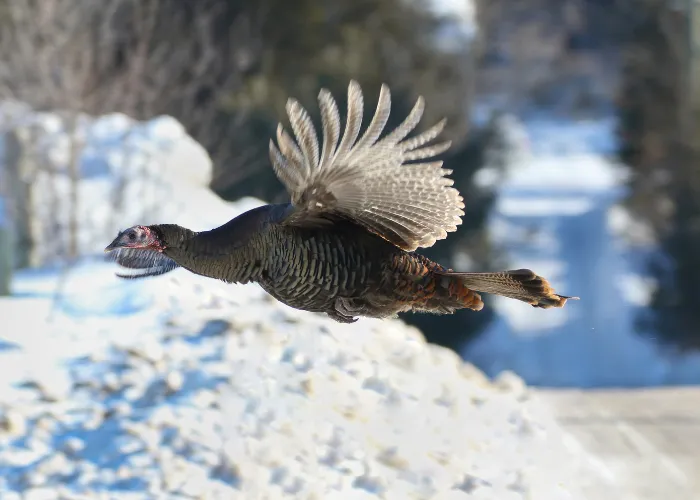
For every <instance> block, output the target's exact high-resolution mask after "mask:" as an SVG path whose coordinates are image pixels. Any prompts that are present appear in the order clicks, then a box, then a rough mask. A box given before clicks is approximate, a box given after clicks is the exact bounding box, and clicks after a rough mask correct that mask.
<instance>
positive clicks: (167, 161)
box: [0, 106, 259, 266]
mask: <svg viewBox="0 0 700 500" xmlns="http://www.w3.org/2000/svg"><path fill="white" fill-rule="evenodd" d="M7 108H8V107H7V106H5V108H3V109H0V114H3V113H4V115H10V116H11V117H12V118H11V120H8V122H9V123H10V125H5V127H4V128H5V130H7V129H11V130H13V131H14V132H15V133H16V135H17V137H18V138H19V145H20V146H19V150H20V152H21V153H20V155H19V158H20V159H19V162H18V164H17V165H6V164H4V165H2V166H0V169H2V168H6V169H7V168H14V169H15V170H17V171H18V175H17V177H19V178H20V179H21V180H20V183H21V185H22V186H21V187H22V189H26V193H21V190H15V193H14V194H15V196H16V199H15V200H14V201H15V203H17V204H18V205H19V207H20V208H19V210H20V211H22V210H26V212H27V213H28V214H29V217H28V220H27V221H26V223H27V225H28V226H29V227H28V228H26V232H27V233H28V234H29V237H30V238H31V240H32V244H31V248H30V257H29V259H28V261H29V262H30V263H31V264H32V265H34V266H39V265H45V264H52V263H56V262H60V261H61V260H62V259H64V258H65V257H66V255H67V254H68V248H69V239H70V238H71V232H70V229H69V228H70V224H69V219H70V214H71V213H72V210H73V207H74V203H75V204H76V208H77V212H76V213H77V222H78V224H77V225H78V232H77V248H78V251H79V253H80V254H81V255H89V254H91V253H99V252H101V251H102V249H103V248H104V246H105V245H106V243H105V242H109V241H111V240H112V239H113V238H114V236H115V235H116V234H117V231H119V230H120V229H124V228H125V227H129V226H131V225H135V224H153V223H158V222H172V223H176V224H182V225H184V226H187V227H190V228H192V229H194V230H200V229H208V228H210V227H212V226H216V225H218V224H221V223H223V222H226V221H227V220H229V219H230V218H231V217H233V216H235V215H236V214H237V212H235V211H234V210H232V209H231V208H230V207H229V206H228V204H227V203H226V202H224V201H223V200H221V199H220V198H218V197H216V196H212V193H211V191H210V190H209V189H208V185H209V182H210V181H211V176H212V164H211V160H210V159H209V156H208V155H207V152H206V151H205V150H204V148H203V147H202V146H201V145H199V144H198V143H197V142H196V141H195V140H194V139H192V137H190V136H189V135H188V134H187V132H186V131H185V129H184V127H183V126H182V125H181V124H180V123H179V122H177V121H176V120H175V119H173V118H171V117H168V116H163V117H160V118H157V119H154V120H152V121H149V122H137V121H134V120H132V119H131V118H129V117H127V116H125V115H123V114H111V115H106V116H102V117H98V118H92V117H88V116H84V115H81V116H79V117H78V119H77V121H76V122H75V125H74V126H72V125H71V123H73V122H72V121H70V120H68V119H65V118H62V117H61V116H59V115H57V114H52V113H32V112H29V111H27V110H26V109H23V108H17V107H11V108H10V109H9V110H8V109H7ZM7 140H8V138H7V136H6V137H5V141H7ZM4 149H5V148H3V147H2V144H0V150H4ZM74 157H75V158H77V160H76V161H77V169H78V176H79V182H78V184H77V190H76V193H75V195H76V196H75V199H74V198H73V197H72V193H71V165H72V164H73V163H74ZM1 173H2V172H0V174H1ZM20 193H21V194H20ZM256 203H259V202H256V201H255V200H250V206H253V205H255V204H256Z"/></svg>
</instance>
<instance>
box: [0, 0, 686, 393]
mask: <svg viewBox="0 0 700 500" xmlns="http://www.w3.org/2000/svg"><path fill="white" fill-rule="evenodd" d="M699 43H700V5H699V4H698V3H697V2H694V1H692V0H675V1H673V0H519V1H517V2H516V1H508V0H473V1H469V0H431V1H430V2H428V1H419V0H333V1H325V0H298V1H297V2H289V1H281V0H139V1H134V0H105V1H102V2H93V1H90V0H54V1H52V2H40V1H38V0H34V1H30V0H27V1H24V2H15V1H13V0H1V1H0V100H1V101H2V106H1V108H2V109H1V110H0V111H1V112H2V121H1V122H0V128H2V131H3V137H4V139H3V141H2V150H1V151H0V152H1V153H2V158H3V160H2V170H1V171H0V173H1V174H2V181H1V182H2V183H1V184H0V186H1V190H0V195H1V196H2V198H3V200H4V203H3V204H2V207H3V209H2V210H0V220H1V221H2V224H0V227H2V229H0V235H1V236H0V293H4V294H8V293H10V285H11V279H12V278H11V276H12V275H13V273H17V272H18V271H20V270H22V269H27V268H39V267H42V266H59V267H60V266H66V265H69V264H71V263H75V262H76V259H78V258H80V257H81V256H83V257H84V256H90V255H97V254H99V250H100V249H101V248H102V247H103V246H104V245H105V244H106V242H107V241H108V240H110V239H111V237H112V235H113V234H114V233H113V230H115V229H116V228H118V227H126V226H129V225H131V224H132V223H139V222H143V219H139V216H141V217H143V216H144V214H148V215H149V216H150V217H152V218H154V219H156V218H157V215H158V212H157V211H155V208H157V207H158V206H161V205H162V204H163V203H161V202H160V201H158V200H160V199H161V198H156V197H154V196H155V195H153V194H152V193H151V192H150V191H143V190H141V191H138V190H135V191H130V190H129V189H130V188H129V185H130V184H129V182H132V181H134V179H137V178H139V176H142V177H144V178H145V177H147V176H148V175H151V174H150V173H149V171H147V169H146V170H143V171H138V170H129V169H128V168H126V167H123V168H122V169H121V170H120V171H119V172H120V174H119V175H118V176H113V178H112V181H113V182H111V183H110V184H109V189H107V188H106V187H105V190H103V191H100V189H102V188H99V186H102V185H101V184H99V183H98V184H94V185H92V186H93V187H92V188H90V189H91V190H95V189H96V190H97V191H94V192H93V194H94V193H96V192H99V193H100V194H99V195H95V196H98V198H99V199H97V200H96V201H95V200H93V201H92V202H89V201H85V200H89V199H90V198H85V199H84V200H83V201H81V198H80V197H81V196H82V195H81V194H80V193H81V192H82V191H81V189H83V188H81V187H80V183H81V182H82V180H83V179H100V178H102V177H100V176H102V175H103V174H104V173H105V172H107V171H109V168H111V167H109V166H108V165H107V163H108V162H107V160H105V158H107V159H109V154H111V153H109V154H107V153H104V154H103V152H100V151H96V150H95V148H94V147H93V146H91V144H92V143H91V142H90V140H88V139H87V138H86V136H85V134H84V133H83V132H81V131H82V130H83V128H81V127H83V125H84V123H86V122H85V120H86V118H85V117H86V116H91V117H97V116H103V115H106V116H111V117H112V118H111V119H110V120H111V121H110V120H107V121H103V122H101V126H100V128H99V130H98V129H95V130H93V133H94V134H95V136H96V137H97V136H99V137H100V138H101V139H100V141H101V142H99V141H98V143H99V144H100V145H101V146H100V147H102V148H103V149H104V148H106V150H108V151H111V150H110V149H109V148H111V147H113V146H114V145H113V143H112V142H113V141H112V139H109V137H112V136H109V134H108V132H109V130H112V129H114V130H119V131H122V132H120V134H122V136H121V137H122V138H123V137H124V136H128V134H129V132H128V131H127V132H123V131H124V130H127V129H129V127H126V125H124V123H126V122H127V121H128V120H139V121H148V120H153V119H156V118H157V117H163V116H170V117H172V118H174V119H175V120H176V121H177V122H179V124H181V126H182V127H183V128H184V130H185V131H186V133H187V134H189V135H190V136H191V137H192V138H194V139H195V140H196V141H197V142H198V143H199V144H201V146H202V147H203V148H204V150H205V151H206V153H207V154H208V156H209V157H210V158H211V171H209V170H207V171H206V172H205V171H201V172H198V171H195V172H194V173H192V171H187V170H186V168H185V167H186V165H185V167H183V168H180V167H177V166H173V167H172V169H171V170H170V173H169V174H168V175H169V176H171V177H177V176H178V175H191V176H194V177H196V179H197V182H200V181H201V182H202V183H205V184H207V186H208V187H210V188H211V190H213V191H214V192H215V193H216V194H218V195H219V196H220V197H222V198H223V199H225V200H229V201H233V200H238V199H240V198H242V197H254V198H256V199H259V200H263V201H265V202H280V201H284V200H286V199H287V194H286V192H285V191H284V189H283V187H282V185H281V184H280V183H279V182H278V181H277V179H276V177H275V176H274V173H273V171H272V169H271V167H270V164H269V161H268V154H267V147H268V141H269V139H270V138H271V137H273V136H274V131H275V127H276V125H277V123H278V122H280V121H282V122H285V120H286V117H285V115H284V105H285V101H286V99H287V97H289V96H294V97H296V98H298V99H299V100H300V101H301V102H302V103H303V104H304V105H305V106H306V107H307V108H308V109H309V110H310V111H311V113H312V114H313V116H314V119H318V115H317V114H316V113H317V105H316V102H315V99H316V95H317V92H318V90H319V88H321V87H327V88H329V89H330V90H331V91H332V92H333V93H334V95H336V96H337V98H338V100H339V103H340V106H341V109H343V106H344V99H345V97H344V96H345V92H346V88H347V84H348V81H349V80H350V79H351V78H354V79H357V80H358V81H359V82H360V84H361V85H362V87H363V89H364V91H365V94H366V106H367V110H366V112H367V113H368V114H369V113H371V112H372V111H373V109H374V106H375V105H376V98H377V95H378V91H379V86H380V84H381V83H382V82H385V83H387V84H388V85H389V86H390V87H391V89H392V94H393V95H392V97H393V107H392V115H391V118H390V124H389V125H390V126H391V125H395V124H397V123H399V122H400V121H401V120H402V118H403V117H404V116H405V115H406V114H407V112H408V111H409V110H410V108H411V106H412V105H413V103H414V101H415V99H416V98H417V96H419V95H423V96H424V97H425V99H426V102H427V109H426V117H425V118H424V121H423V123H422V124H421V127H427V126H429V125H431V124H433V123H434V122H435V121H437V120H438V119H440V118H441V117H443V116H446V117H447V118H448V120H449V121H448V126H447V129H446V136H448V137H449V138H450V139H452V140H453V147H452V148H451V150H450V151H449V152H448V153H447V154H446V156H445V163H446V165H447V167H448V168H451V169H453V171H454V174H453V177H454V179H455V185H456V187H457V188H458V189H459V190H460V191H461V192H462V193H463V195H464V198H465V203H466V213H467V215H466V216H465V217H464V222H463V225H462V226H461V227H460V229H459V231H458V232H457V233H455V234H452V235H450V237H449V238H448V239H446V240H443V241H440V242H438V243H437V244H436V245H435V246H434V247H432V248H430V249H427V250H426V251H425V252H424V253H425V254H427V255H428V256H429V257H430V258H432V259H435V260H438V261H439V262H441V263H443V264H445V265H447V266H450V267H452V268H455V269H458V270H462V271H469V270H496V269H503V268H519V267H528V268H532V269H534V270H535V271H536V272H538V273H539V274H542V275H544V276H546V277H548V278H549V279H550V281H551V282H552V283H553V285H554V286H555V288H556V289H557V291H558V292H560V293H562V294H567V295H577V296H580V297H581V300H580V301H578V302H570V303H569V304H568V305H567V307H566V308H565V309H563V310H555V311H539V310H534V309H532V308H529V307H527V306H524V305H523V304H520V303H515V302H514V301H510V302H508V301H500V300H498V301H494V300H493V299H492V298H491V297H486V299H487V307H486V308H485V309H484V310H483V311H481V312H480V313H478V314H476V313H473V312H470V311H462V312H458V313H456V314H454V315H453V316H443V317H438V316H426V315H406V316H404V317H403V319H404V320H405V321H406V322H408V323H411V324H414V325H416V326H418V327H419V328H420V329H421V330H422V331H423V332H424V334H425V336H426V337H427V339H428V340H429V341H431V342H433V343H436V344H440V345H443V346H447V347H449V348H450V349H453V350H455V351H456V352H457V353H458V354H459V355H460V356H462V357H463V358H464V359H465V360H467V361H471V362H472V363H474V364H476V365H477V366H478V367H479V368H481V369H482V370H484V371H485V372H486V373H487V374H489V375H495V374H497V373H499V372H501V371H503V370H513V371H514V372H516V373H518V374H519V375H520V376H521V377H523V378H524V379H525V381H526V382H527V383H530V384H535V385H541V386H560V387H614V386H624V387H633V386H656V385H671V384H693V383H700V265H698V262H697V259H698V258H700V169H699V168H698V159H699V158H700V146H698V144H699V143H698V140H697V138H698V133H700V129H698V123H699V121H698V118H699V115H698V111H700V51H699V50H700V49H699V47H700V45H699ZM30 112H31V113H41V112H46V113H52V116H53V117H54V118H52V120H53V121H52V120H47V119H43V121H36V120H35V121H32V120H28V119H27V118H26V117H27V116H29V114H30ZM32 116H37V115H32ZM115 117H116V118H115ZM119 117H122V118H119ZM124 117H128V120H127V118H124ZM120 120H121V121H120ZM129 123H131V122H129ZM158 123H161V125H163V127H165V128H167V127H175V125H174V124H173V122H170V121H167V120H166V121H165V122H158ZM285 123H286V122H285ZM59 129H60V131H62V133H63V134H64V135H63V136H62V137H63V139H61V140H60V141H58V142H56V141H55V140H54V139H55V136H52V135H51V134H55V133H56V132H57V131H58V130H59ZM129 130H132V129H129ZM149 130H151V131H152V128H151V129H149ZM100 134H102V135H100ZM176 135H177V134H176ZM47 137H48V139H47ZM51 137H54V139H50V138H51ZM52 141H53V142H52ZM110 141H112V142H110ZM95 144H97V143H95ZM137 153H138V154H137V155H136V156H138V155H142V154H143V151H141V150H139V151H137ZM52 155H53V156H52ZM47 158H54V159H55V158H58V160H56V161H48V160H47ZM169 158H170V159H169V160H168V161H170V162H172V163H173V165H175V164H179V163H178V162H180V163H183V164H184V163H187V162H188V161H189V160H187V159H186V158H183V157H181V156H178V155H177V154H173V155H171V157H169ZM120 161H121V162H122V163H124V164H126V163H127V162H128V160H127V159H124V158H122V159H121V160H120ZM167 168H170V167H167ZM110 172H111V173H110V175H112V174H113V172H112V171H110ZM183 172H189V173H187V174H184V173H183ZM115 179H116V180H115ZM175 180H177V179H175ZM95 186H98V187H95ZM168 186H169V187H168V190H170V191H168V193H169V194H168V193H166V194H163V193H161V194H160V195H158V196H163V197H171V198H172V197H174V196H175V193H177V191H176V190H175V191H173V190H172V189H174V188H172V186H170V185H168ZM103 187H104V186H103ZM151 187H152V186H151ZM149 189H151V188H149ZM180 195H181V197H180V198H178V200H177V201H178V202H179V203H181V204H184V205H183V206H184V208H183V210H185V211H186V212H187V213H188V214H189V217H191V219H192V220H195V221H198V222H199V223H200V224H201V225H202V227H197V228H196V229H200V228H201V229H205V228H206V227H204V221H205V220H206V217H207V216H209V215H210V214H208V213H205V211H207V210H208V209H207V208H205V207H203V206H201V205H198V201H197V200H196V199H188V195H187V194H186V192H185V191H183V192H181V193H180ZM85 196H87V194H86V195H85ZM170 201H172V200H170ZM91 203H93V204H91ZM136 205H139V206H140V208H139V210H140V211H138V212H128V209H130V208H133V207H134V206H136ZM144 207H145V208H144ZM127 213H131V214H132V215H130V216H127V215H124V214H127ZM163 213H165V212H163ZM100 214H102V215H100ZM119 214H121V215H119ZM106 219H110V223H109V224H108V229H106V230H105V231H104V232H95V231H88V228H89V227H92V226H90V225H91V224H92V225H93V226H97V225H100V224H103V221H104V220H106ZM156 222H161V221H160V220H156ZM162 222H165V221H162Z"/></svg>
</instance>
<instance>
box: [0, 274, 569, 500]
mask: <svg viewBox="0 0 700 500" xmlns="http://www.w3.org/2000/svg"><path fill="white" fill-rule="evenodd" d="M112 272H113V269H112V268H111V266H109V265H107V264H104V263H102V262H90V261H85V262H84V263H82V264H81V265H79V266H78V267H76V268H75V269H74V270H73V271H71V273H70V274H69V275H68V277H67V280H66V282H65V284H64V285H63V286H62V287H61V288H60V290H62V291H61V292H60V293H59V294H58V295H57V294H56V286H57V283H58V281H59V276H58V274H57V273H54V272H51V271H48V270H35V271H24V272H22V273H20V274H19V276H18V277H17V279H16V280H15V283H14V291H15V294H16V295H15V297H13V298H8V299H4V300H0V317H3V318H5V319H4V323H5V324H4V327H3V330H2V334H0V366H1V367H2V374H3V377H2V379H1V380H2V381H1V382H0V424H1V426H0V497H2V498H4V499H8V500H11V499H14V498H19V497H18V496H17V495H18V494H19V493H23V494H27V495H30V494H31V495H36V496H31V497H30V496H27V497H25V498H57V496H58V495H66V497H68V495H69V494H73V495H76V494H79V495H85V496H84V497H80V498H94V497H95V496H96V495H97V494H99V493H109V495H120V496H119V497H118V498H161V497H162V495H166V496H167V497H168V498H175V497H178V498H180V497H184V498H190V497H196V498H208V499H212V498H225V499H237V498H241V499H250V498H296V499H307V498H308V499H311V498H317V499H333V498H343V499H346V498H349V499H371V498H387V499H397V500H399V499H401V500H404V499H411V498H416V499H423V498H425V499H429V498H430V499H433V498H437V499H462V498H464V499H467V498H469V499H471V498H475V499H498V500H502V499H519V498H522V499H525V498H538V499H553V500H554V499H555V500H561V499H565V498H578V497H577V496H575V494H574V493H575V489H574V488H575V485H576V482H575V481H576V479H575V474H576V473H577V468H576V464H577V454H576V451H575V450H574V449H573V448H568V447H567V438H566V437H565V436H563V435H562V432H561V431H560V429H559V428H558V427H557V426H556V424H555V423H554V422H553V421H552V420H551V418H550V416H549V415H548V414H547V413H546V412H545V411H543V410H542V409H541V408H540V406H539V403H538V402H537V401H536V400H534V399H531V398H530V397H529V395H528V391H527V388H526V387H525V386H524V385H523V384H522V382H521V381H520V380H519V379H518V378H517V377H515V376H514V375H504V376H503V377H502V378H501V379H499V380H497V381H496V382H495V383H491V382H489V381H488V380H487V379H486V378H485V377H484V376H483V375H482V374H481V372H479V371H478V370H476V369H475V368H474V367H472V366H471V365H468V364H463V363H462V362H461V361H460V360H459V359H458V357H457V356H456V355H455V354H454V353H453V352H452V351H448V350H446V349H443V348H439V347H436V346H432V345H429V344H426V343H425V341H424V339H423V337H422V336H421V334H420V333H419V332H418V331H417V330H416V329H414V328H412V327H408V326H406V325H405V324H403V323H402V322H400V321H398V320H395V321H394V320H392V321H378V320H361V321H360V322H358V323H356V324H354V325H342V324H338V323H335V322H333V321H331V320H329V319H327V318H325V317H323V316H321V315H315V314H311V313H306V312H301V311H296V310H294V309H291V308H288V307H286V306H283V305H281V304H280V303H278V302H275V301H272V300H270V299H269V297H268V296H267V295H266V294H265V293H264V292H263V291H262V290H261V289H259V288H258V287H255V286H226V285H224V284H223V283H221V284H219V283H218V282H214V281H212V280H206V279H205V278H200V277H197V276H193V275H190V274H187V273H186V272H185V271H181V270H178V271H175V272H174V273H172V276H170V277H165V276H164V277H160V278H156V279H152V280H148V281H143V282H124V281H117V280H116V279H115V278H114V277H113V276H112ZM8 318H9V323H8ZM567 490H572V491H567ZM178 495H181V496H178ZM71 498H73V497H71ZM110 498H117V496H110Z"/></svg>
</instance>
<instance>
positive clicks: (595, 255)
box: [462, 117, 700, 387]
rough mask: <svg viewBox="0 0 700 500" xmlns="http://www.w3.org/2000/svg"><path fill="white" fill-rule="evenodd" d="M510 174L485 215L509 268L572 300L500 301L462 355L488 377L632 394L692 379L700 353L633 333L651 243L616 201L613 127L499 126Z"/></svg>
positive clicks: (644, 293) (696, 377) (618, 174)
mask: <svg viewBox="0 0 700 500" xmlns="http://www.w3.org/2000/svg"><path fill="white" fill-rule="evenodd" d="M502 126H503V127H504V128H505V129H506V130H505V133H504V134H503V135H504V137H505V143H506V144H505V146H506V148H505V149H506V151H507V154H502V155H501V158H505V163H506V168H505V170H506V174H505V176H504V177H503V178H500V177H498V175H497V174H495V173H494V170H493V169H491V170H489V169H486V170H485V173H482V174H481V178H480V181H481V183H482V184H485V185H491V186H497V190H498V199H497V202H496V206H495V208H494V210H493V213H492V214H491V217H490V220H489V231H490V234H491V237H492V240H493V242H494V244H495V246H497V247H500V248H502V249H503V250H504V252H505V254H506V257H507V259H508V265H509V266H510V267H511V268H513V269H517V268H521V267H526V268H530V269H533V270H534V271H535V272H537V273H539V274H541V275H543V276H546V277H547V278H548V279H549V280H550V282H551V283H552V285H553V286H554V287H555V289H556V290H557V291H558V292H560V293H562V294H565V295H577V296H579V297H581V300H580V301H576V302H569V303H568V304H567V305H566V307H565V308H563V309H560V310H546V311H543V310H538V309H534V308H529V307H523V306H522V304H520V303H517V302H516V301H512V300H508V299H500V298H498V299H496V303H495V306H496V308H497V319H496V321H495V322H494V323H493V324H492V325H491V326H490V327H489V328H488V330H487V331H486V332H484V333H483V334H482V335H481V336H480V337H479V338H477V339H476V340H475V341H473V342H471V343H470V344H469V345H466V346H465V347H464V348H463V350H462V354H463V357H464V358H465V359H466V360H469V361H470V362H473V363H475V364H476V365H477V366H478V367H479V368H481V369H483V370H484V371H485V372H486V373H487V374H488V375H490V376H493V375H496V374H498V373H500V372H501V371H503V370H512V371H514V372H516V373H518V375H520V376H521V377H523V378H524V379H525V381H526V382H527V383H528V384H532V385H544V386H568V387H601V386H603V387H610V386H621V387H636V386H657V385H674V384H697V383H700V355H698V354H695V355H692V354H688V355H682V354H678V353H676V352H674V351H672V350H670V349H669V350H666V349H663V348H661V347H660V346H659V344H658V342H657V339H655V338H650V335H649V334H648V333H646V334H644V333H641V332H638V331H637V330H636V329H635V324H634V322H635V315H636V314H637V313H638V312H639V311H640V309H642V308H644V307H646V306H647V304H648V303H649V298H650V295H651V293H652V291H653V282H652V281H651V280H650V278H649V277H648V276H646V275H645V274H644V272H643V269H644V267H643V262H644V260H643V259H644V257H645V256H647V255H649V252H652V251H654V246H653V245H654V242H653V240H652V238H651V237H650V235H649V231H648V230H646V229H645V228H644V227H643V225H642V224H640V223H638V222H636V221H634V220H633V219H632V218H631V217H630V216H629V214H628V213H626V212H625V210H624V209H623V208H621V207H620V206H619V204H618V203H619V201H620V200H621V198H622V197H623V196H624V194H625V192H624V189H623V181H624V180H625V176H626V175H627V171H626V169H625V168H623V166H621V165H618V164H616V163H614V162H613V161H611V160H610V159H609V158H608V155H609V153H610V152H611V151H612V150H613V149H614V139H613V137H614V136H613V132H614V126H615V123H614V121H613V120H609V119H604V120H599V121H598V122H597V123H593V122H591V121H584V122H578V123H577V122H561V121H547V120H543V119H538V120H533V121H526V122H525V123H522V122H519V121H518V120H517V119H514V118H513V117H506V118H504V119H503V121H502Z"/></svg>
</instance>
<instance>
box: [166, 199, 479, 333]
mask: <svg viewBox="0 0 700 500" xmlns="http://www.w3.org/2000/svg"><path fill="white" fill-rule="evenodd" d="M292 212H293V207H292V206H291V205H290V204H285V205H265V206H262V207H259V208H256V209H253V210H251V211H249V212H246V213H244V214H242V215H240V216H239V217H237V218H235V219H233V220H232V221H230V222H229V223H227V224H225V225H223V226H221V227H219V228H216V229H213V230H211V231H205V232H201V233H193V232H191V231H188V230H186V229H184V228H180V227H179V226H160V227H159V226H155V227H156V230H157V231H160V234H161V237H163V238H165V239H167V240H170V241H179V242H180V243H179V244H177V245H173V246H170V247H168V248H166V249H165V250H164V252H163V254H164V255H165V256H166V257H168V258H170V259H172V260H173V261H175V262H176V263H177V264H178V265H179V266H181V267H184V268H186V269H188V270H189V271H191V272H193V273H196V274H200V275H203V276H207V277H211V278H216V279H220V280H223V281H226V282H229V283H249V282H256V283H259V284H260V286H261V287H262V288H263V289H264V290H265V291H266V292H268V293H269V294H270V295H272V296H273V297H274V298H276V299H277V300H279V301H280V302H283V303H285V304H287V305H289V306H291V307H294V308H296V309H303V310H306V311H311V312H323V313H327V314H328V315H329V316H331V317H333V318H334V319H336V320H338V321H341V322H351V321H353V319H354V317H356V316H366V317H375V318H385V317H388V316H393V315H395V314H397V313H399V312H403V311H409V310H422V311H430V312H436V313H448V312H453V311H454V310H456V309H461V308H464V307H471V308H480V304H481V300H480V298H479V295H478V294H476V293H474V292H472V291H471V290H469V289H468V288H467V287H465V286H461V285H460V284H459V282H458V281H457V280H451V279H449V278H446V277H445V276H441V275H438V274H436V272H443V271H445V269H444V268H443V267H442V266H440V265H438V264H436V263H434V262H432V261H430V260H429V259H427V258H426V257H424V256H422V255H419V254H417V253H415V252H406V251H404V250H401V249H400V248H398V247H396V246H395V245H392V244H391V243H389V242H387V241H386V240H385V239H383V238H381V237H379V236H377V235H375V234H372V233H370V232H368V231H366V230H365V229H364V228H363V227H361V226H358V225H357V224H354V223H353V222H351V221H338V222H334V223H330V224H326V225H323V226H321V227H295V226H288V225H284V224H283V221H284V219H285V217H286V216H288V215H289V214H290V213H292ZM178 233H179V234H178ZM232 236H235V237H232Z"/></svg>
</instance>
